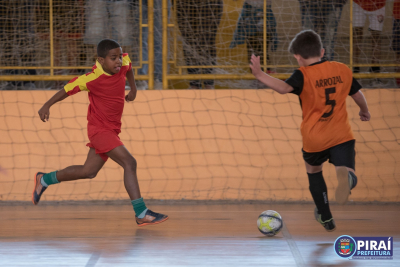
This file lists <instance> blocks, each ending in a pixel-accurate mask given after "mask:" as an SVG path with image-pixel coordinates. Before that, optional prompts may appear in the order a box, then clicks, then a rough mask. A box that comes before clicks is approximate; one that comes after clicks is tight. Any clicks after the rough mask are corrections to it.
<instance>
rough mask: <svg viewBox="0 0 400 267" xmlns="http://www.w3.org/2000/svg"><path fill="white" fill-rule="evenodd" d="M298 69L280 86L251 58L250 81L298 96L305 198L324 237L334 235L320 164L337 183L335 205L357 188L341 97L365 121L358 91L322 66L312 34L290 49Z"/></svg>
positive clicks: (348, 76) (338, 66) (338, 67)
mask: <svg viewBox="0 0 400 267" xmlns="http://www.w3.org/2000/svg"><path fill="white" fill-rule="evenodd" d="M289 52H290V53H291V54H293V55H294V57H295V58H296V60H297V62H298V64H299V66H300V68H299V69H297V70H295V71H294V72H293V74H292V76H291V77H290V78H289V79H287V80H286V81H285V82H284V81H281V80H279V79H275V78H273V77H271V76H269V75H267V74H266V73H264V72H262V71H261V68H260V59H259V57H256V56H254V55H253V56H252V58H251V65H250V68H251V69H252V72H253V74H254V76H255V77H256V78H257V79H258V80H259V81H261V82H263V83H264V84H266V85H267V86H268V87H270V88H272V89H273V90H275V91H276V92H278V93H280V94H286V93H293V94H296V95H298V96H299V98H300V104H301V106H302V110H303V122H302V124H301V134H302V136H303V149H302V151H303V158H304V161H305V165H306V170H307V175H308V180H309V184H310V187H309V188H310V192H311V195H312V197H313V199H314V202H315V205H316V209H315V212H314V213H315V218H316V220H317V221H318V222H319V223H321V224H322V226H323V227H324V228H325V229H326V230H327V231H333V230H335V228H336V226H335V222H334V220H333V218H332V214H331V212H330V209H329V201H328V192H327V188H326V184H325V181H324V177H323V176H322V164H323V163H324V162H325V161H326V160H328V159H329V162H330V163H332V164H333V165H335V167H336V174H337V179H338V187H337V189H336V201H337V202H338V203H340V204H344V203H346V201H347V198H348V196H349V194H350V190H351V189H353V188H354V187H355V186H356V184H357V177H356V175H355V171H354V169H355V150H354V145H355V140H354V136H353V132H352V130H351V128H350V124H349V121H348V118H347V111H346V97H347V95H350V96H351V97H352V98H353V100H354V101H355V102H356V103H357V105H358V106H359V107H360V113H359V115H360V119H361V120H362V121H369V119H370V114H369V111H368V106H367V102H366V100H365V98H364V95H363V93H362V92H361V91H359V90H360V89H361V85H360V84H359V83H358V82H357V81H356V80H355V79H354V78H353V75H352V72H351V70H350V69H349V68H348V67H347V66H346V65H344V64H342V63H338V62H335V61H322V60H321V58H322V57H323V56H324V52H325V51H324V49H323V48H322V42H321V38H320V36H319V35H318V34H317V33H315V32H314V31H312V30H306V31H302V32H300V33H298V34H297V35H296V37H295V38H294V39H293V40H292V42H291V43H290V46H289Z"/></svg>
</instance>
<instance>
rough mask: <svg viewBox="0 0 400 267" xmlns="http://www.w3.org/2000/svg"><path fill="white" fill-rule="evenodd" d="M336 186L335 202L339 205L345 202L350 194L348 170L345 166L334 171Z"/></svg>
mask: <svg viewBox="0 0 400 267" xmlns="http://www.w3.org/2000/svg"><path fill="white" fill-rule="evenodd" d="M336 175H337V179H338V186H337V188H336V193H335V197H336V202H337V203H339V204H340V205H343V204H346V202H347V199H348V198H349V195H350V185H349V171H348V170H347V168H346V167H339V168H338V169H337V172H336Z"/></svg>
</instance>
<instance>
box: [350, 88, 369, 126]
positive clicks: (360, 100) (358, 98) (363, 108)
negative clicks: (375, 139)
mask: <svg viewBox="0 0 400 267" xmlns="http://www.w3.org/2000/svg"><path fill="white" fill-rule="evenodd" d="M351 97H352V98H353V100H354V102H356V104H357V105H358V106H359V107H360V113H359V115H360V119H361V120H362V121H369V120H370V119H371V114H369V111H368V105H367V100H365V97H364V94H363V93H362V92H361V91H358V92H357V93H355V94H353V95H351Z"/></svg>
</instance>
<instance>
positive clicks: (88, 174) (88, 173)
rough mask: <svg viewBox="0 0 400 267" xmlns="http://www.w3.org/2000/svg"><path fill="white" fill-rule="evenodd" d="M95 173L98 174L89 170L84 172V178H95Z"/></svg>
mask: <svg viewBox="0 0 400 267" xmlns="http://www.w3.org/2000/svg"><path fill="white" fill-rule="evenodd" d="M97 173H98V172H97V171H92V170H89V171H87V172H86V177H87V178H89V179H93V178H95V177H96V176H97Z"/></svg>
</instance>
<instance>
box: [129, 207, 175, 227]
mask: <svg viewBox="0 0 400 267" xmlns="http://www.w3.org/2000/svg"><path fill="white" fill-rule="evenodd" d="M166 220H168V215H164V214H161V213H157V212H153V211H151V210H149V209H148V210H147V211H146V215H145V216H144V217H143V218H142V219H140V218H138V217H136V223H137V224H138V226H145V225H150V224H158V223H162V222H165V221H166Z"/></svg>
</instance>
